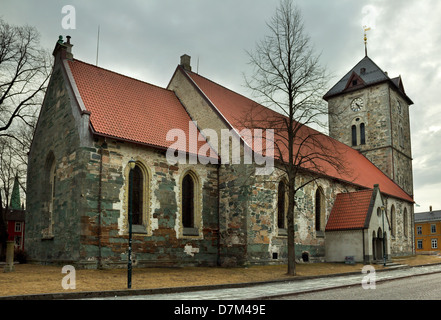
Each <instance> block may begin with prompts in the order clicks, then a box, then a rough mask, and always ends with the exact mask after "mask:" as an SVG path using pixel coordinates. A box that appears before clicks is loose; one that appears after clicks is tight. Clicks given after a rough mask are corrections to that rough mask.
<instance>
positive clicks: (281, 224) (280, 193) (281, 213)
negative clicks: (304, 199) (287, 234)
mask: <svg viewBox="0 0 441 320" xmlns="http://www.w3.org/2000/svg"><path fill="white" fill-rule="evenodd" d="M285 193H286V188H285V182H284V181H280V182H279V187H278V189H277V227H278V228H279V229H285V228H286V227H285V209H286V206H285V202H286V196H285Z"/></svg>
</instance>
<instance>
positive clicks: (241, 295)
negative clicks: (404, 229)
mask: <svg viewBox="0 0 441 320" xmlns="http://www.w3.org/2000/svg"><path fill="white" fill-rule="evenodd" d="M368 267H369V266H368ZM437 272H441V265H432V266H426V267H410V268H400V269H391V270H388V271H382V272H376V273H375V272H371V271H370V270H366V272H365V273H361V272H360V274H355V275H346V276H335V277H323V278H314V279H308V280H298V281H289V282H279V283H271V284H261V285H255V286H249V287H244V288H227V289H216V290H204V291H193V292H182V293H170V294H149V295H138V296H123V297H108V298H91V300H103V299H105V300H256V299H271V298H273V299H274V298H281V297H283V296H286V295H289V294H296V293H303V292H308V291H309V292H312V291H318V290H325V289H329V288H336V287H345V286H351V285H359V286H360V287H362V285H363V284H364V286H365V287H368V286H373V285H378V284H379V282H382V281H386V280H391V279H396V278H403V277H411V276H416V275H422V274H430V273H437ZM418 278H419V277H418ZM371 291H375V290H371Z"/></svg>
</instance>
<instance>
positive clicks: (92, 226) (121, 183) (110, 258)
mask: <svg viewBox="0 0 441 320" xmlns="http://www.w3.org/2000/svg"><path fill="white" fill-rule="evenodd" d="M101 153H102V154H103V156H102V173H101V179H102V187H101V188H102V190H101V200H99V197H98V195H99V190H98V186H99V179H100V173H99V171H100V154H101ZM90 155H91V156H90V159H91V161H90V162H89V164H88V168H87V171H88V179H90V180H91V181H93V185H94V186H95V187H94V188H93V190H92V192H91V193H90V194H89V198H88V203H89V210H88V211H87V212H85V214H84V215H83V216H82V219H81V221H82V243H81V248H82V250H81V252H82V257H83V258H86V259H87V260H89V261H90V260H92V261H95V263H99V261H98V260H101V262H100V263H101V264H102V265H103V266H104V267H106V266H111V267H118V266H123V267H124V266H125V265H126V264H127V253H128V212H127V201H128V199H127V198H128V195H127V192H128V191H127V186H128V177H129V176H128V172H129V169H128V162H129V160H130V159H134V160H136V161H137V163H138V164H140V165H142V166H143V167H144V168H146V174H147V177H146V180H147V184H146V189H145V190H144V191H145V192H146V193H147V196H146V199H147V201H146V207H147V208H146V210H145V214H146V215H147V217H146V219H145V222H144V224H143V226H138V228H137V229H133V246H132V254H133V259H134V266H182V265H216V264H217V257H218V251H217V248H218V200H217V183H218V181H217V168H216V167H215V166H213V165H207V166H205V165H200V164H198V165H190V164H188V165H187V164H183V165H179V166H174V165H170V164H168V163H167V159H166V157H165V153H164V152H163V151H159V150H155V149H152V148H148V147H142V146H136V145H133V144H130V143H124V142H120V141H115V140H109V139H107V141H104V140H103V139H99V140H98V141H97V142H96V143H95V146H94V148H93V149H91V152H90ZM94 159H96V161H95V160H94ZM188 170H192V172H194V173H195V175H196V176H197V178H198V181H199V184H198V186H197V187H196V189H197V193H198V196H197V198H198V200H199V203H198V204H197V205H195V207H196V208H197V209H196V211H197V210H198V209H199V212H198V213H196V215H199V220H198V221H199V222H198V223H199V225H198V226H197V229H198V234H197V235H191V236H188V235H185V234H183V232H182V223H181V218H180V217H181V207H180V203H181V200H180V192H181V187H180V181H181V179H182V177H183V175H184V174H185V173H186V172H187V171H188ZM98 201H100V203H98ZM99 207H101V224H99V219H98V218H99V215H100V213H99V210H98V208H99ZM99 229H100V230H101V236H100V241H99V242H98V241H97V236H96V234H97V230H99Z"/></svg>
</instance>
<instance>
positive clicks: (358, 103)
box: [351, 98, 363, 111]
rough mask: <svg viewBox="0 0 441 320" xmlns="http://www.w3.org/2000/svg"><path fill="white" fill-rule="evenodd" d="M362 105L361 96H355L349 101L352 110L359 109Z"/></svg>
mask: <svg viewBox="0 0 441 320" xmlns="http://www.w3.org/2000/svg"><path fill="white" fill-rule="evenodd" d="M362 107H363V99H362V98H355V99H354V100H352V102H351V109H352V110H353V111H360V110H361V108H362Z"/></svg>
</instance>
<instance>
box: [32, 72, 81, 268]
mask: <svg viewBox="0 0 441 320" xmlns="http://www.w3.org/2000/svg"><path fill="white" fill-rule="evenodd" d="M56 66H58V67H56V68H54V71H53V75H52V78H51V81H50V84H49V86H48V89H47V94H46V97H45V100H44V103H43V106H42V110H41V114H40V117H39V120H38V124H37V128H36V131H35V135H34V140H33V143H32V147H31V150H30V152H29V159H28V160H29V165H28V176H27V197H26V201H27V203H26V208H27V210H26V247H25V249H26V251H27V253H28V256H29V258H30V260H35V261H38V262H41V263H47V262H57V261H59V262H62V261H76V260H78V259H80V253H79V247H80V236H79V233H78V232H77V230H78V228H79V224H80V221H79V212H80V211H81V208H82V206H83V202H82V197H81V194H82V190H83V185H82V180H83V178H84V170H83V169H84V166H83V165H84V161H83V160H82V159H83V157H84V153H83V152H82V151H81V149H80V148H79V146H80V138H79V135H78V124H79V122H81V121H83V118H82V116H81V115H80V113H79V110H78V109H77V110H76V109H75V108H72V107H71V106H72V104H73V100H72V95H71V93H70V92H69V90H68V89H67V88H66V78H65V76H64V73H63V70H62V68H60V65H56ZM84 117H88V115H84ZM85 121H88V118H87V119H85ZM50 154H52V155H53V160H54V162H55V195H54V196H55V197H54V198H55V200H54V203H53V216H52V221H51V219H50V217H49V206H50V204H49V202H48V199H49V194H48V193H49V179H50V178H49V177H48V169H49V168H47V160H48V158H49V157H50ZM51 223H52V224H53V232H52V233H48V230H49V229H48V227H49V224H51Z"/></svg>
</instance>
